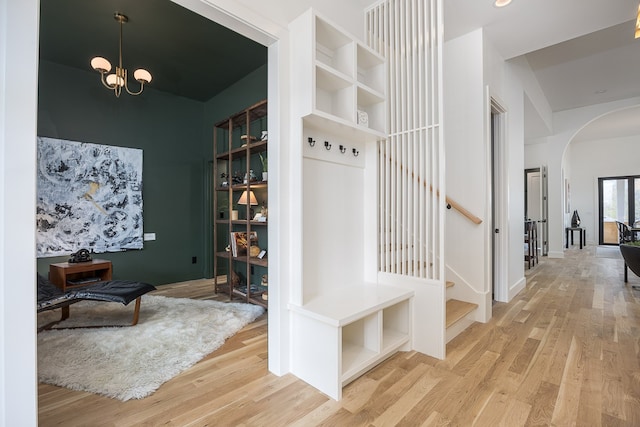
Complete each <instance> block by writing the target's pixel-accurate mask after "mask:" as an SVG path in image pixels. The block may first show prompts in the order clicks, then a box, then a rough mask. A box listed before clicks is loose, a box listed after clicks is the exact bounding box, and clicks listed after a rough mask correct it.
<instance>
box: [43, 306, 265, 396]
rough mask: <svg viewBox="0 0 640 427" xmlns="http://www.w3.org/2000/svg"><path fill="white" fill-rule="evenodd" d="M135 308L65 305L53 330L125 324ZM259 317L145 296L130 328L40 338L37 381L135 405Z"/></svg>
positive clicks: (243, 309)
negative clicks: (66, 308) (64, 315)
mask: <svg viewBox="0 0 640 427" xmlns="http://www.w3.org/2000/svg"><path fill="white" fill-rule="evenodd" d="M134 305H135V302H132V303H131V304H129V305H128V306H127V307H124V306H123V305H122V304H118V303H106V302H89V301H82V302H79V303H77V304H74V305H72V306H71V316H70V318H69V319H68V320H66V321H65V322H63V323H60V324H59V325H58V327H62V326H64V325H67V326H68V325H70V324H80V325H96V324H110V325H113V324H127V323H129V322H130V321H131V317H132V313H133V307H134ZM263 312H264V309H263V308H262V307H259V306H256V305H251V304H241V303H222V302H218V301H200V300H192V299H185V298H168V297H163V296H155V295H145V296H143V297H142V305H141V309H140V321H139V323H138V324H137V325H136V326H132V327H124V328H99V329H67V330H51V331H45V332H41V333H39V334H38V379H39V380H40V382H43V383H48V384H54V385H58V386H62V387H67V388H70V389H73V390H80V391H89V392H92V393H98V394H102V395H104V396H108V397H113V398H116V399H120V400H129V399H140V398H143V397H145V396H148V395H149V394H151V393H153V392H154V391H155V390H156V389H157V388H158V387H159V386H160V385H161V384H162V383H164V382H165V381H168V380H169V379H171V378H172V377H174V376H175V375H177V374H179V373H180V372H182V371H184V370H185V369H187V368H189V367H190V366H192V365H194V364H195V363H196V362H197V361H199V360H200V359H202V358H203V357H204V356H206V355H207V354H209V353H211V352H212V351H214V350H215V349H217V348H218V347H220V346H221V345H222V344H223V343H224V341H225V340H226V339H227V338H229V337H230V336H232V335H234V334H235V333H236V332H238V331H239V330H240V329H242V328H243V327H244V326H245V325H247V324H249V323H251V322H252V321H254V320H255V319H256V318H257V317H259V316H260V315H261V314H262V313H263ZM59 317H60V310H55V311H48V312H43V313H40V314H39V315H38V324H39V325H42V324H46V323H47V322H49V321H52V320H56V319H57V318H59Z"/></svg>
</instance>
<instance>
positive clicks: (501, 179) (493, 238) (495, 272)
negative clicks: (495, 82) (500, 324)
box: [485, 87, 524, 302]
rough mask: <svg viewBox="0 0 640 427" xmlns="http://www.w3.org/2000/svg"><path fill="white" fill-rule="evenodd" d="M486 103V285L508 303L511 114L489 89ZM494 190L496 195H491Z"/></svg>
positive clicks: (497, 297) (497, 298)
mask: <svg viewBox="0 0 640 427" xmlns="http://www.w3.org/2000/svg"><path fill="white" fill-rule="evenodd" d="M486 101H487V109H486V111H487V118H486V120H487V137H486V152H487V156H486V158H487V168H486V170H487V188H488V191H487V194H488V195H489V197H488V199H489V200H488V203H487V209H488V212H487V218H491V221H488V225H487V227H486V249H487V252H486V253H487V256H486V265H485V271H486V272H487V275H486V283H487V284H488V288H489V289H488V291H489V292H488V293H489V294H491V292H492V291H493V298H494V299H495V300H496V301H502V302H507V301H508V300H509V289H508V280H507V277H508V267H509V250H508V249H509V244H508V242H509V209H508V208H509V206H508V201H509V198H508V175H507V174H508V171H507V159H508V150H507V149H508V144H507V110H506V108H505V107H504V103H503V102H501V101H500V100H499V98H497V97H496V96H494V95H491V94H490V91H489V87H487V90H486ZM492 145H493V149H492ZM492 156H493V158H492ZM492 166H493V167H492ZM492 174H493V180H494V183H493V186H492ZM492 187H493V189H494V191H493V192H492V191H491V188H492ZM523 224H524V222H523ZM496 230H498V232H496Z"/></svg>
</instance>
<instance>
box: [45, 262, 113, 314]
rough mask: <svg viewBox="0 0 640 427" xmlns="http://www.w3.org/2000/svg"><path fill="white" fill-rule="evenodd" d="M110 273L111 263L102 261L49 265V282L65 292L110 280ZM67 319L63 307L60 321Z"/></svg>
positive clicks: (66, 309) (67, 311)
mask: <svg viewBox="0 0 640 427" xmlns="http://www.w3.org/2000/svg"><path fill="white" fill-rule="evenodd" d="M112 271H113V270H112V266H111V261H107V260H104V259H94V260H92V261H87V262H77V263H69V262H60V263H57V264H51V265H49V280H51V283H53V284H54V285H56V286H57V287H59V288H60V289H62V290H63V291H65V292H66V291H67V290H68V289H72V288H79V287H81V286H87V285H90V284H92V283H96V282H100V281H103V280H111V275H112ZM68 317H69V307H68V306H67V307H63V308H62V320H64V319H66V318H68Z"/></svg>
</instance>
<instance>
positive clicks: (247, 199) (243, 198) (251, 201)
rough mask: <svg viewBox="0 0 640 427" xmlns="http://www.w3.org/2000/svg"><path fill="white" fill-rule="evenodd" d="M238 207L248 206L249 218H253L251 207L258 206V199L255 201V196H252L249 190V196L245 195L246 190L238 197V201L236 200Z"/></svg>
mask: <svg viewBox="0 0 640 427" xmlns="http://www.w3.org/2000/svg"><path fill="white" fill-rule="evenodd" d="M238 204H239V205H247V204H248V205H249V218H253V208H251V206H258V199H256V195H255V194H253V191H251V190H249V194H248V195H247V190H245V191H243V192H242V194H241V195H240V199H238Z"/></svg>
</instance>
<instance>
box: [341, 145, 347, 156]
mask: <svg viewBox="0 0 640 427" xmlns="http://www.w3.org/2000/svg"><path fill="white" fill-rule="evenodd" d="M345 151H347V147H345V146H344V145H342V144H340V152H341V153H342V154H344V152H345Z"/></svg>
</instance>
